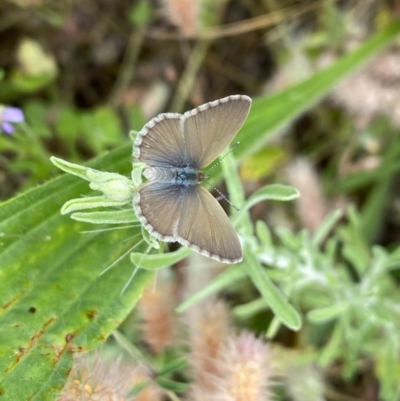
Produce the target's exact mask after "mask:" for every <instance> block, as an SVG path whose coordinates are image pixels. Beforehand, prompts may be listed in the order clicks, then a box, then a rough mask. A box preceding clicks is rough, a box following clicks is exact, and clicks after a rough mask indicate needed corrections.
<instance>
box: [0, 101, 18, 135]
mask: <svg viewBox="0 0 400 401" xmlns="http://www.w3.org/2000/svg"><path fill="white" fill-rule="evenodd" d="M22 121H24V113H23V111H22V110H21V109H19V108H18V107H7V106H6V107H4V106H0V131H3V132H4V133H5V134H7V135H11V134H12V133H13V132H14V130H15V128H14V126H13V125H12V123H21V122H22Z"/></svg>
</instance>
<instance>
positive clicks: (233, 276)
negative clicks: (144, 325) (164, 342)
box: [176, 263, 246, 313]
mask: <svg viewBox="0 0 400 401" xmlns="http://www.w3.org/2000/svg"><path fill="white" fill-rule="evenodd" d="M245 277H246V272H245V271H244V270H243V266H242V264H241V263H239V264H237V265H234V266H230V267H229V268H228V269H227V270H226V271H225V272H223V273H221V274H220V275H219V276H217V277H216V278H215V279H214V280H213V281H211V283H210V284H208V285H207V287H205V288H203V289H202V290H200V291H199V292H197V293H196V294H194V295H193V296H191V297H190V298H189V299H187V300H186V301H185V302H182V303H181V304H180V305H179V306H178V308H176V311H177V312H178V313H182V312H184V311H186V310H187V309H189V308H190V307H192V306H193V305H195V304H196V303H198V302H200V301H201V300H202V299H204V298H207V297H208V296H209V295H211V294H215V293H217V292H218V291H221V290H223V289H224V288H226V287H229V286H231V285H232V284H233V283H235V282H236V281H239V280H241V279H243V278H245Z"/></svg>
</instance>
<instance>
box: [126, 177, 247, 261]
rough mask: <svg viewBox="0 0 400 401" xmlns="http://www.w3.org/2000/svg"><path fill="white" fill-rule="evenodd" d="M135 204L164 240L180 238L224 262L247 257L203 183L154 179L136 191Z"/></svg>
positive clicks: (148, 227) (141, 217)
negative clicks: (189, 184)
mask: <svg viewBox="0 0 400 401" xmlns="http://www.w3.org/2000/svg"><path fill="white" fill-rule="evenodd" d="M133 207H134V209H135V211H136V214H137V216H138V218H139V220H140V221H141V223H142V224H143V226H144V227H145V228H146V230H148V231H149V232H150V233H151V234H152V235H153V236H154V237H156V238H158V239H160V240H163V241H169V242H171V241H178V242H179V243H181V244H182V245H185V246H187V247H189V248H191V249H193V250H195V251H196V252H199V253H201V254H202V255H205V256H208V257H210V258H213V259H216V260H218V261H220V262H223V263H237V262H240V261H241V260H242V258H243V256H242V248H241V245H240V241H239V238H238V235H237V234H236V231H235V229H234V228H233V226H232V224H231V222H230V221H229V218H228V216H227V215H226V214H225V212H224V210H223V209H222V207H221V205H220V204H219V203H218V202H217V201H216V200H215V198H214V197H213V196H212V195H211V194H210V193H209V192H208V191H207V190H206V189H204V188H203V187H201V186H200V185H196V186H189V187H185V186H178V185H171V184H169V183H165V182H158V181H157V182H154V183H150V184H148V185H146V186H144V187H143V188H142V189H140V190H139V191H138V192H137V193H136V194H135V195H134V199H133Z"/></svg>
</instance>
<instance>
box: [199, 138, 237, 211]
mask: <svg viewBox="0 0 400 401" xmlns="http://www.w3.org/2000/svg"><path fill="white" fill-rule="evenodd" d="M239 144H240V142H236V143H235V145H234V146H233V147H232V148H231V149H229V151H228V152H226V153H225V154H224V155H223V156H222V157H221V158H220V159H219V160H218V162H217V163H215V164H214V165H213V166H211V168H209V169H208V170H207V171H206V173H208V172H209V171H211V170H212V169H213V168H214V167H215V166H218V164H220V163H221V162H222V160H224V159H225V157H226V156H228V155H229V153H231V152H232V151H233V150H234V149H235V148H237V147H238V146H239ZM206 177H207V176H206ZM207 184H208V185H209V186H210V187H211V188H212V189H214V190H215V191H217V192H218V193H219V195H220V196H221V197H222V198H223V199H225V200H226V201H227V202H228V203H229V205H231V206H232V207H233V208H234V209H235V210H236V211H237V212H240V209H239V208H238V207H237V206H235V205H234V204H233V203H232V202H231V201H230V200H229V199H228V198H227V197H226V196H225V195H224V194H223V193H222V192H221V191H220V190H219V189H218V188H216V187H214V185H212V184H210V183H209V182H207Z"/></svg>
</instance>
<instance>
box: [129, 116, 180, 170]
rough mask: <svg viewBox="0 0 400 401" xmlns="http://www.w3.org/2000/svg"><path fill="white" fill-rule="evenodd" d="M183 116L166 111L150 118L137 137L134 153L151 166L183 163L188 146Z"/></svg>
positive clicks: (169, 165)
mask: <svg viewBox="0 0 400 401" xmlns="http://www.w3.org/2000/svg"><path fill="white" fill-rule="evenodd" d="M181 117H182V115H181V114H178V113H164V114H160V115H158V116H157V117H155V118H153V119H152V120H150V121H149V122H148V123H147V124H146V125H145V126H144V127H143V129H142V130H141V131H140V132H139V133H138V135H137V137H136V140H135V144H134V147H133V155H134V156H135V157H136V158H137V159H138V160H140V161H141V162H143V163H146V164H147V165H149V166H151V167H166V168H169V167H171V166H181V165H183V164H184V163H185V162H186V147H185V141H184V138H183V134H182V129H181V127H180V126H181V125H182V122H181Z"/></svg>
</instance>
